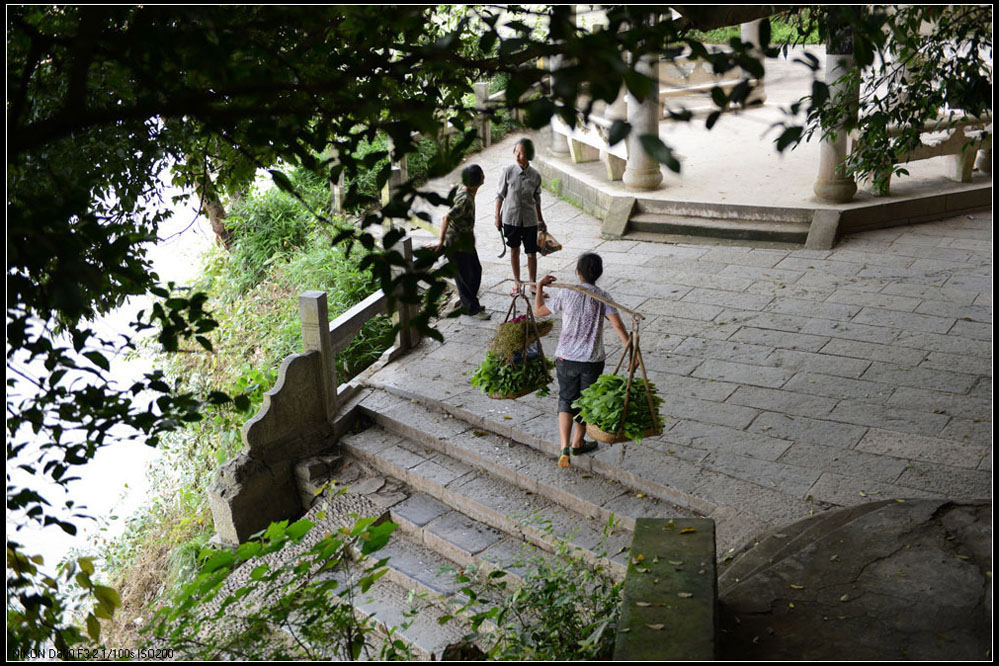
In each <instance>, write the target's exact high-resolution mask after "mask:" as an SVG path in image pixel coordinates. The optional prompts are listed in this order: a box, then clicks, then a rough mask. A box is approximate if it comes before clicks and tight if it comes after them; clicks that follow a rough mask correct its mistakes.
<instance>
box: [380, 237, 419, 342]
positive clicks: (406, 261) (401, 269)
mask: <svg viewBox="0 0 999 666" xmlns="http://www.w3.org/2000/svg"><path fill="white" fill-rule="evenodd" d="M385 249H386V250H391V251H393V252H398V253H399V254H400V255H402V263H403V265H402V266H393V267H392V273H393V275H395V276H396V277H398V276H399V275H400V274H401V273H412V272H413V239H412V237H410V236H406V237H404V238H402V239H400V240H399V241H397V242H396V243H395V245H392V246H391V247H388V248H385ZM395 296H396V298H397V299H399V300H397V301H396V304H395V306H396V307H395V313H393V315H392V323H393V324H395V325H398V326H399V333H398V335H397V336H396V339H395V344H396V346H397V347H398V348H399V349H410V348H412V347H414V346H416V345H417V344H418V343H419V342H420V337H419V332H418V331H417V330H416V329H414V328H413V327H412V326H410V325H409V324H410V321H411V320H412V319H413V317H415V316H416V313H417V312H418V311H419V308H420V306H419V293H417V294H416V295H415V298H416V299H417V302H416V303H405V302H403V300H402V297H404V296H405V294H404V292H403V290H402V289H398V290H397V291H396V293H395ZM411 296H412V294H411Z"/></svg>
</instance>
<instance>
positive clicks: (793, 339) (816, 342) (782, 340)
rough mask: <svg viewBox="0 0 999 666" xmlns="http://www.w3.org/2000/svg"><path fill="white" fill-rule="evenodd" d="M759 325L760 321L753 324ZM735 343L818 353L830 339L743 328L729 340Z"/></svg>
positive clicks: (784, 331)
mask: <svg viewBox="0 0 999 666" xmlns="http://www.w3.org/2000/svg"><path fill="white" fill-rule="evenodd" d="M753 323H754V324H756V325H759V324H760V322H759V321H754V322H753ZM728 339H729V340H732V341H733V342H742V343H745V344H751V345H761V346H764V347H775V348H779V349H800V350H802V351H810V352H817V351H819V350H820V349H822V348H823V347H824V346H825V345H826V344H827V343H828V342H829V338H827V337H820V336H817V335H806V334H804V333H791V332H788V331H786V330H777V331H775V330H771V329H768V328H755V327H752V326H743V327H741V328H740V329H739V330H738V331H736V332H735V333H734V334H733V335H732V336H730V337H729V338H728Z"/></svg>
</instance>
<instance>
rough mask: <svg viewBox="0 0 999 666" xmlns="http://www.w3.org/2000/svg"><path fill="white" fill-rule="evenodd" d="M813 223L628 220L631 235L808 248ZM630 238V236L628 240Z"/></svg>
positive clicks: (664, 217) (658, 216)
mask: <svg viewBox="0 0 999 666" xmlns="http://www.w3.org/2000/svg"><path fill="white" fill-rule="evenodd" d="M810 224H811V222H810V221H809V222H800V221H796V220H786V221H778V220H754V219H729V218H714V217H694V216H687V215H673V214H665V213H639V214H637V215H632V216H631V218H630V219H629V220H628V230H629V232H639V233H656V234H668V235H672V236H688V237H690V236H698V237H700V236H708V237H712V238H726V239H732V240H752V241H767V242H778V243H794V244H804V242H805V241H806V240H807V239H808V229H809V226H810ZM624 237H625V238H626V239H627V238H630V237H631V236H630V233H626V234H625V236H624Z"/></svg>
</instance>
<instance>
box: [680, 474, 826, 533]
mask: <svg viewBox="0 0 999 666" xmlns="http://www.w3.org/2000/svg"><path fill="white" fill-rule="evenodd" d="M694 492H695V493H696V494H697V495H698V496H700V497H705V498H707V499H709V500H710V501H711V502H713V503H714V504H715V505H721V506H728V507H737V508H738V509H739V510H740V511H741V512H742V513H744V514H748V515H749V516H752V518H753V519H755V520H758V521H760V522H762V523H764V524H765V525H771V526H777V525H785V524H787V523H790V522H791V521H793V520H796V519H798V518H801V517H803V516H806V515H808V512H809V511H812V510H814V509H815V508H816V507H815V505H813V504H811V503H810V502H808V501H807V500H802V499H797V498H793V497H791V496H790V495H788V494H786V493H782V492H780V491H779V490H777V489H775V488H765V487H763V486H760V485H758V484H755V483H749V482H747V481H743V480H742V479H734V478H732V477H730V476H728V475H726V474H720V473H718V472H710V471H709V470H705V471H704V473H703V474H701V475H700V476H699V477H698V484H697V487H696V488H695V489H694Z"/></svg>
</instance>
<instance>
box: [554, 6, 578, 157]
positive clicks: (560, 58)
mask: <svg viewBox="0 0 999 666" xmlns="http://www.w3.org/2000/svg"><path fill="white" fill-rule="evenodd" d="M569 22H570V23H571V24H572V25H576V6H575V5H572V6H571V8H570V9H569ZM564 59H565V56H564V55H562V54H561V53H559V54H557V55H553V56H552V57H551V59H550V60H549V69H550V71H551V75H550V80H551V88H552V90H554V89H555V72H556V71H557V70H559V69H560V68H561V67H562V63H563V62H564ZM551 134H552V144H551V150H552V152H553V153H556V154H558V155H568V154H569V142H568V141H566V137H565V135H563V134H559V133H558V132H556V131H554V130H552V133H551Z"/></svg>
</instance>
